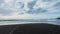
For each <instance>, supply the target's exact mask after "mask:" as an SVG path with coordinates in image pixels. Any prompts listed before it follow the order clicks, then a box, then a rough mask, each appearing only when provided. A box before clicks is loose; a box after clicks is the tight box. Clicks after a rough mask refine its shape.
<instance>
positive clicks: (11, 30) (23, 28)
mask: <svg viewBox="0 0 60 34" xmlns="http://www.w3.org/2000/svg"><path fill="white" fill-rule="evenodd" d="M0 34H60V25H53V24H45V23H35V24H18V25H5V26H0Z"/></svg>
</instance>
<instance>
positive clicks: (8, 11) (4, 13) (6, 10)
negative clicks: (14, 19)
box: [0, 8, 13, 15]
mask: <svg viewBox="0 0 60 34" xmlns="http://www.w3.org/2000/svg"><path fill="white" fill-rule="evenodd" d="M12 12H13V11H12V10H9V9H3V8H0V14H2V15H10V14H11V13H12Z"/></svg>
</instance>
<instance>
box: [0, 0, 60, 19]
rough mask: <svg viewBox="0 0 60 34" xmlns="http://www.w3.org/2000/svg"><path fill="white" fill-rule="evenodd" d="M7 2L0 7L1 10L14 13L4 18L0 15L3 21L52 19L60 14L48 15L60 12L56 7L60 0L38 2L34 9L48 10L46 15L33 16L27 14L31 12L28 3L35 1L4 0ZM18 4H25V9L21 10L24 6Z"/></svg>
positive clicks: (39, 0) (38, 0)
mask: <svg viewBox="0 0 60 34" xmlns="http://www.w3.org/2000/svg"><path fill="white" fill-rule="evenodd" d="M4 1H5V2H4V3H3V4H2V5H1V6H0V8H4V9H8V10H12V11H13V12H12V13H11V14H10V15H8V16H3V15H2V14H0V18H2V19H12V18H13V19H15V18H16V19H19V18H20V19H21V18H22V19H27V18H28V19H32V18H33V19H43V18H50V17H58V16H59V15H60V14H58V16H57V14H53V15H52V14H46V13H54V12H59V11H60V10H59V9H56V7H54V5H55V4H56V3H58V2H59V1H60V0H56V1H53V2H42V0H37V2H36V4H35V6H34V7H33V8H34V9H38V8H42V9H44V10H47V12H45V13H40V14H38V15H32V14H28V13H26V12H27V11H29V10H30V8H28V5H27V3H28V2H31V1H34V0H4ZM18 2H22V4H24V7H23V8H21V6H22V4H19V3H18ZM19 13H24V14H19Z"/></svg>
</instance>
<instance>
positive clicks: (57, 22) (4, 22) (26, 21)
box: [0, 19, 60, 25]
mask: <svg viewBox="0 0 60 34" xmlns="http://www.w3.org/2000/svg"><path fill="white" fill-rule="evenodd" d="M32 23H47V24H54V25H60V19H20V20H0V25H16V24H32Z"/></svg>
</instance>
